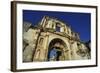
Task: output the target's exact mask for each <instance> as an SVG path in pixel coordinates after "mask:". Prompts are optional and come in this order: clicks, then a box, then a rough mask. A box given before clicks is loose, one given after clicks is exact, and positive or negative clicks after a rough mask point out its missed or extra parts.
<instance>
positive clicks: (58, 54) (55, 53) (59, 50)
mask: <svg viewBox="0 0 100 73" xmlns="http://www.w3.org/2000/svg"><path fill="white" fill-rule="evenodd" d="M66 47H67V46H66V43H65V42H64V41H63V40H61V39H59V38H56V39H53V40H52V41H51V42H50V44H49V48H48V58H47V59H48V61H61V60H64V59H65V56H64V51H65V49H66Z"/></svg>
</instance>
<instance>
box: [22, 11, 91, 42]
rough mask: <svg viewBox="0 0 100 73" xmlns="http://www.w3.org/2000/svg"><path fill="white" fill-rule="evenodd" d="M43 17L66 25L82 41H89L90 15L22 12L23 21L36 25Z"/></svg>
mask: <svg viewBox="0 0 100 73" xmlns="http://www.w3.org/2000/svg"><path fill="white" fill-rule="evenodd" d="M45 15H46V16H50V17H54V18H57V19H59V20H61V21H63V22H65V23H67V24H68V25H69V26H71V28H72V30H73V31H75V32H77V33H79V35H80V39H81V40H82V41H88V40H90V39H91V14H90V13H76V12H55V11H33V10H23V21H25V22H30V23H32V25H37V24H38V22H40V21H41V19H42V18H43V16H45Z"/></svg>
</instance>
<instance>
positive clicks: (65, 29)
mask: <svg viewBox="0 0 100 73" xmlns="http://www.w3.org/2000/svg"><path fill="white" fill-rule="evenodd" d="M23 27H24V29H23V62H33V61H64V60H81V59H82V60H83V59H90V57H91V54H90V53H91V52H90V50H89V48H88V47H87V46H86V45H85V43H83V42H81V40H80V38H79V35H78V33H76V32H74V31H72V29H71V28H70V26H68V24H66V23H64V22H62V21H60V20H58V19H56V18H51V17H48V16H44V17H43V19H42V20H41V22H39V24H38V25H37V26H32V25H31V24H30V23H27V22H25V23H24V24H23Z"/></svg>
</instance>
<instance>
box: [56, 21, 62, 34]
mask: <svg viewBox="0 0 100 73" xmlns="http://www.w3.org/2000/svg"><path fill="white" fill-rule="evenodd" d="M60 28H61V27H60V23H56V31H57V32H60Z"/></svg>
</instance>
